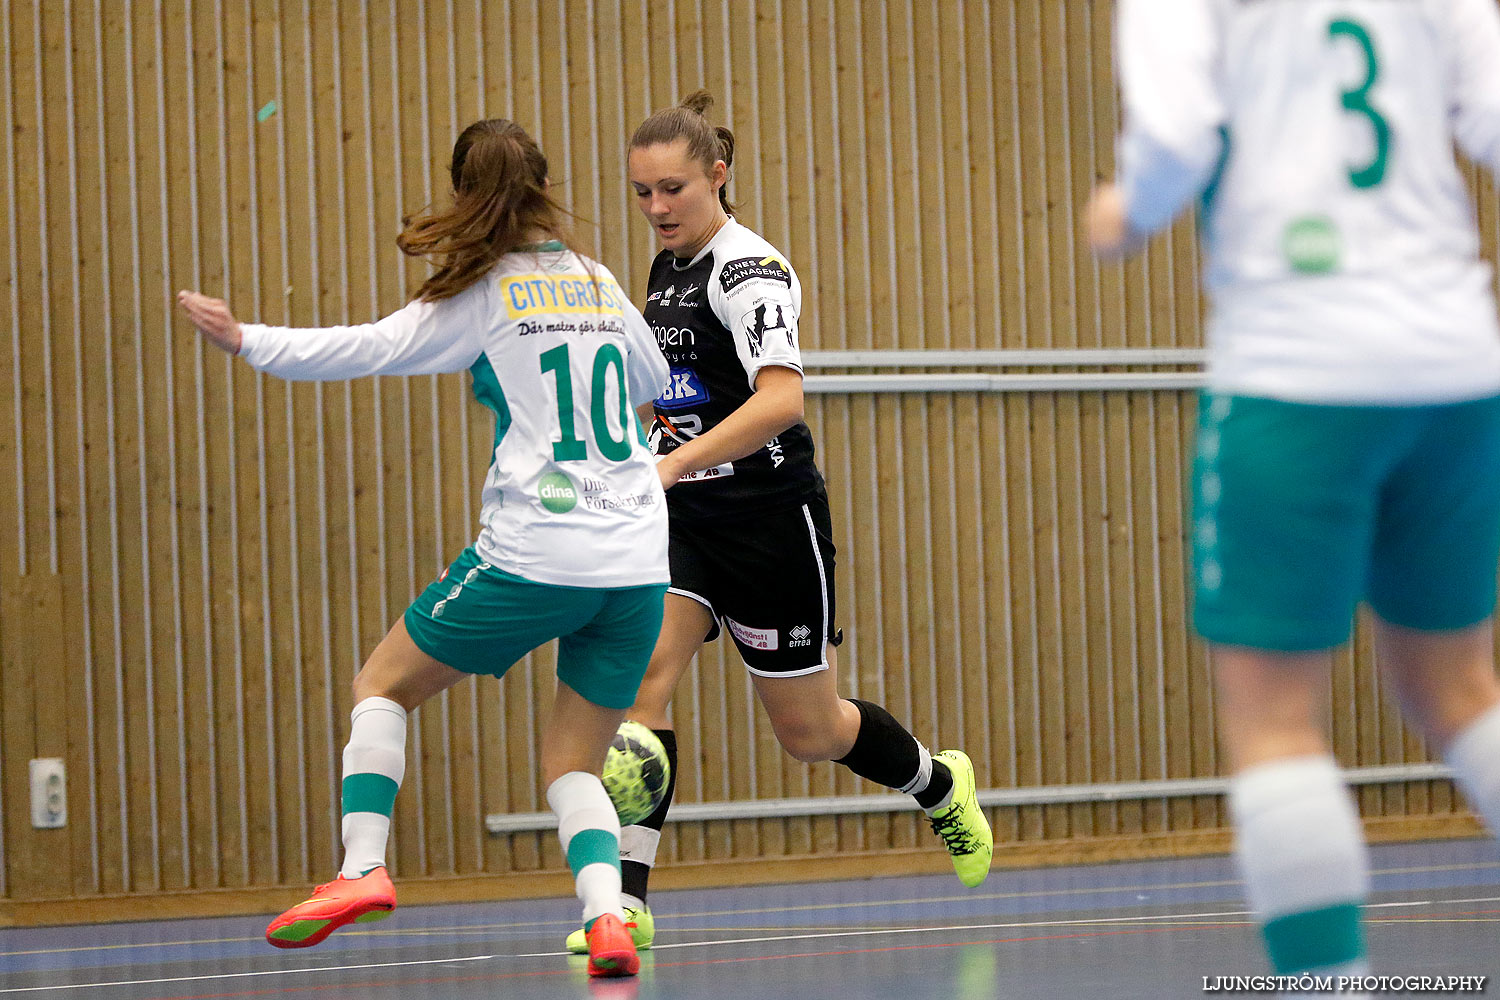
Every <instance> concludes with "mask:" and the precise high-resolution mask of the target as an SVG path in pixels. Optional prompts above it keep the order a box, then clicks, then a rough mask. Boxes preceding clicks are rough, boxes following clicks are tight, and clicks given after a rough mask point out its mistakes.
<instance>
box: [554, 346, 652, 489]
mask: <svg viewBox="0 0 1500 1000" xmlns="http://www.w3.org/2000/svg"><path fill="white" fill-rule="evenodd" d="M540 360H541V363H542V372H543V373H546V372H551V373H552V375H553V377H554V378H555V379H556V380H557V423H558V427H559V428H560V429H561V431H562V437H561V438H560V439H559V440H557V441H554V442H552V459H553V461H556V462H578V461H581V460H583V459H585V458H588V455H589V449H588V445H587V444H585V443H584V442H583V441H581V440H579V438H578V429H577V427H576V426H575V425H574V421H573V414H574V410H573V369H572V367H571V365H570V364H569V358H568V345H567V344H564V345H562V346H561V347H554V348H552V349H551V350H550V351H545V352H543V353H542V355H541V358H540ZM611 368H612V369H614V373H615V378H614V381H615V384H616V385H617V386H618V387H619V391H620V436H619V437H618V438H617V437H615V436H614V434H613V432H612V431H611V430H610V426H609V419H608V417H607V414H606V413H605V406H606V400H605V393H606V392H607V390H608V388H609V382H610V378H609V372H610V369H611ZM593 374H594V377H593V383H594V384H593V391H592V392H591V393H590V398H589V404H590V405H589V416H590V420H589V422H590V423H591V424H592V425H593V428H594V446H595V447H597V448H598V449H599V453H600V454H601V455H603V456H604V457H605V458H607V459H609V460H610V461H611V462H623V461H624V460H625V459H627V458H629V457H630V424H631V419H630V396H629V394H628V393H627V392H626V391H625V359H624V358H623V357H621V356H620V349H619V348H618V347H616V346H615V345H614V344H604V345H603V346H601V347H600V348H599V350H598V351H597V352H595V354H594V373H593Z"/></svg>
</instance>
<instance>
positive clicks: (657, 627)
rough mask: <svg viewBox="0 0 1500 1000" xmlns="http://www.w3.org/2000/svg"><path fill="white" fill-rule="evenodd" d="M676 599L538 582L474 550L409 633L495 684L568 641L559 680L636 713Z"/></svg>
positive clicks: (430, 591) (409, 618)
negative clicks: (666, 605) (554, 643)
mask: <svg viewBox="0 0 1500 1000" xmlns="http://www.w3.org/2000/svg"><path fill="white" fill-rule="evenodd" d="M666 592H667V586H666V584H660V585H652V586H646V587H617V588H609V587H597V588H596V587H557V586H552V585H551V584H544V583H532V582H531V581H530V580H523V579H522V578H521V577H519V576H515V575H514V574H511V573H507V572H505V571H504V570H501V569H496V568H495V567H494V566H491V565H490V564H489V563H486V562H485V561H484V560H482V559H481V558H480V557H479V554H478V553H477V552H475V551H474V549H473V548H467V549H464V551H463V552H462V553H461V554H460V555H459V557H458V558H457V559H455V560H454V561H453V565H452V566H449V567H448V569H447V571H446V572H444V573H443V575H442V576H440V577H438V578H437V579H436V580H435V581H433V582H432V584H430V585H429V586H428V587H427V589H426V590H424V591H422V593H421V594H420V595H419V596H418V597H417V599H416V600H415V601H413V602H412V605H411V607H409V608H407V609H406V631H407V632H409V633H411V638H412V641H413V642H415V643H416V644H417V648H418V649H420V650H421V651H422V652H424V653H426V654H427V655H428V656H430V657H432V658H433V659H435V660H439V661H441V662H443V663H446V664H447V665H448V666H450V667H454V668H455V669H458V670H462V671H464V672H466V673H471V674H491V675H493V676H495V677H502V676H504V674H505V672H506V671H507V670H509V669H510V668H511V665H512V664H514V663H515V662H516V661H517V660H519V659H521V657H523V656H525V655H526V654H527V653H529V652H531V651H532V650H533V649H535V648H537V647H538V646H540V645H542V644H543V643H546V642H550V641H551V640H553V639H559V638H560V639H561V640H562V642H561V643H559V645H558V652H557V676H558V679H559V680H561V681H562V682H563V683H564V684H566V685H568V687H570V688H572V689H573V690H574V691H577V692H578V693H579V694H581V695H582V696H583V697H584V698H586V699H588V700H589V701H591V702H593V703H594V704H596V705H603V706H604V707H605V708H629V707H630V706H631V704H632V703H634V701H635V694H636V691H637V689H639V688H640V686H641V678H642V677H644V676H645V675H646V664H648V663H649V662H650V661H651V650H652V649H653V648H655V646H656V636H657V633H659V632H660V631H661V614H662V598H663V597H664V596H665V595H666Z"/></svg>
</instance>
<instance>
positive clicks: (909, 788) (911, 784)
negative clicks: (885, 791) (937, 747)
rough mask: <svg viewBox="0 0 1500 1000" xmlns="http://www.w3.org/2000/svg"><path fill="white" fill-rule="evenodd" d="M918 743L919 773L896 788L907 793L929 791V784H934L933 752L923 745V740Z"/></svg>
mask: <svg viewBox="0 0 1500 1000" xmlns="http://www.w3.org/2000/svg"><path fill="white" fill-rule="evenodd" d="M916 744H917V774H916V777H914V778H912V779H911V780H910V781H908V782H907V783H906V784H904V785H902V786H901V787H900V788H898V789H896V791H898V792H904V793H906V794H907V795H916V794H917V793H918V792H925V791H927V786H928V785H930V784H932V753H931V752H930V751H929V750H928V749H927V748H926V747H925V746H923V745H922V741H921V740H917V741H916Z"/></svg>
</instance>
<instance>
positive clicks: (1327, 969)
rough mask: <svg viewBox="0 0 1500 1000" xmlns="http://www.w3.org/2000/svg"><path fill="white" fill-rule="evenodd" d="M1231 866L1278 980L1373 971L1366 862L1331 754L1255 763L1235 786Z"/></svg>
mask: <svg viewBox="0 0 1500 1000" xmlns="http://www.w3.org/2000/svg"><path fill="white" fill-rule="evenodd" d="M1229 806H1230V812H1231V813H1232V815H1233V817H1234V827H1235V834H1236V836H1235V860H1236V862H1237V863H1238V865H1239V869H1240V873H1241V876H1242V877H1243V878H1244V880H1245V895H1246V897H1247V898H1248V900H1249V903H1250V907H1251V909H1253V910H1254V911H1255V914H1256V918H1257V919H1258V920H1259V921H1260V923H1261V931H1262V934H1263V936H1264V939H1265V944H1266V950H1267V953H1268V954H1269V955H1270V957H1271V965H1272V968H1273V970H1274V971H1275V972H1276V973H1278V974H1291V973H1302V972H1308V973H1315V974H1320V975H1323V974H1326V975H1340V974H1342V975H1363V974H1365V973H1367V972H1368V969H1369V965H1368V960H1367V959H1366V957H1365V949H1364V938H1363V930H1362V927H1361V920H1360V916H1359V906H1360V904H1361V903H1362V902H1363V901H1364V899H1365V897H1366V896H1367V895H1369V891H1370V862H1369V858H1368V856H1367V854H1366V851H1365V842H1364V833H1363V830H1362V829H1361V828H1360V825H1359V814H1358V812H1357V811H1356V810H1355V807H1354V801H1353V799H1351V798H1350V796H1349V792H1348V790H1347V789H1346V788H1345V787H1344V782H1343V778H1342V776H1341V775H1340V773H1339V769H1338V765H1337V764H1335V763H1334V760H1333V758H1332V757H1330V756H1326V755H1319V756H1313V757H1295V758H1290V759H1286V760H1277V761H1272V762H1270V763H1267V764H1259V765H1256V766H1255V767H1251V768H1249V769H1247V770H1245V771H1243V772H1241V773H1240V774H1238V775H1236V776H1235V777H1234V779H1233V780H1232V781H1231V782H1230V791H1229Z"/></svg>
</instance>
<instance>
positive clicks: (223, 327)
mask: <svg viewBox="0 0 1500 1000" xmlns="http://www.w3.org/2000/svg"><path fill="white" fill-rule="evenodd" d="M177 304H178V305H180V306H182V310H183V312H185V313H187V316H188V319H189V320H190V321H192V324H193V325H194V326H195V327H197V328H198V332H199V333H201V334H203V336H204V337H205V338H207V339H208V341H209V343H211V344H213V345H214V346H215V347H217V348H219V349H220V350H223V351H227V352H229V353H230V354H238V353H240V343H241V335H240V321H239V320H237V319H235V318H234V313H232V312H230V311H229V303H227V302H225V301H224V300H223V299H215V298H210V297H209V296H207V295H204V294H203V293H202V292H189V291H181V292H178V293H177Z"/></svg>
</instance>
